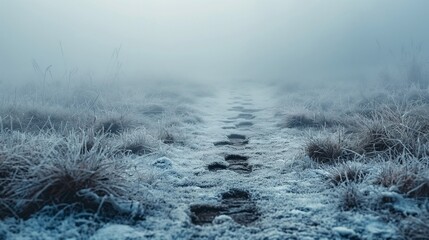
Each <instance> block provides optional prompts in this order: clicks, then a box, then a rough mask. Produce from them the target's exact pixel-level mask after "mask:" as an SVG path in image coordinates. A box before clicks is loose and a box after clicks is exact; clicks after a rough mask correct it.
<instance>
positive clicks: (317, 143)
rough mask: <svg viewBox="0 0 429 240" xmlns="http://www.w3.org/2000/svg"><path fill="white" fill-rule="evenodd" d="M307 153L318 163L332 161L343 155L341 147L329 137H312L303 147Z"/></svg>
mask: <svg viewBox="0 0 429 240" xmlns="http://www.w3.org/2000/svg"><path fill="white" fill-rule="evenodd" d="M305 151H306V153H307V155H308V156H309V157H310V158H311V159H312V160H314V161H316V162H318V163H334V162H337V161H338V160H339V159H340V158H341V157H342V156H343V147H342V146H341V143H340V142H338V141H334V140H332V139H330V138H323V139H322V138H317V139H312V140H310V141H309V142H308V143H307V146H306V148H305Z"/></svg>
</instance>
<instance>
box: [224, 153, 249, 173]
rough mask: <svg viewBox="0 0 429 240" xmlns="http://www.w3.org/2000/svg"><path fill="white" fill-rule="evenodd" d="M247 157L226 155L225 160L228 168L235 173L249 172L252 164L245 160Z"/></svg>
mask: <svg viewBox="0 0 429 240" xmlns="http://www.w3.org/2000/svg"><path fill="white" fill-rule="evenodd" d="M248 159H249V158H248V157H246V156H241V155H234V154H231V155H226V156H225V161H227V162H228V163H229V166H228V168H227V169H228V170H231V171H234V172H237V173H243V174H245V173H251V172H252V166H251V165H249V163H248V162H247V160H248Z"/></svg>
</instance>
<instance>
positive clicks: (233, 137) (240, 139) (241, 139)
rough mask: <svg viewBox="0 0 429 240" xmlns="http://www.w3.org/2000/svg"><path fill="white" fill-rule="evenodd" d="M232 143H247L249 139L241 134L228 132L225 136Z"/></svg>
mask: <svg viewBox="0 0 429 240" xmlns="http://www.w3.org/2000/svg"><path fill="white" fill-rule="evenodd" d="M227 137H228V139H229V141H230V142H231V143H232V145H246V144H248V143H249V139H247V138H246V136H244V135H241V134H230V135H228V136H227Z"/></svg>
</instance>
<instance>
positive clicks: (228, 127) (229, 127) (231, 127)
mask: <svg viewBox="0 0 429 240" xmlns="http://www.w3.org/2000/svg"><path fill="white" fill-rule="evenodd" d="M236 128H237V127H234V126H226V127H222V129H236Z"/></svg>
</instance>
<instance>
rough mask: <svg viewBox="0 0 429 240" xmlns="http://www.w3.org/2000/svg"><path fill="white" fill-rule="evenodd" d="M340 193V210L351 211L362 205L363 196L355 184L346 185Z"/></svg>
mask: <svg viewBox="0 0 429 240" xmlns="http://www.w3.org/2000/svg"><path fill="white" fill-rule="evenodd" d="M340 194H341V195H340V198H339V206H340V208H341V209H342V210H344V211H351V210H354V209H357V208H359V207H361V206H362V202H363V197H362V195H361V193H360V192H359V190H358V189H357V187H356V186H355V185H353V184H351V185H347V186H346V187H345V188H344V189H342V191H341V192H340Z"/></svg>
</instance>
